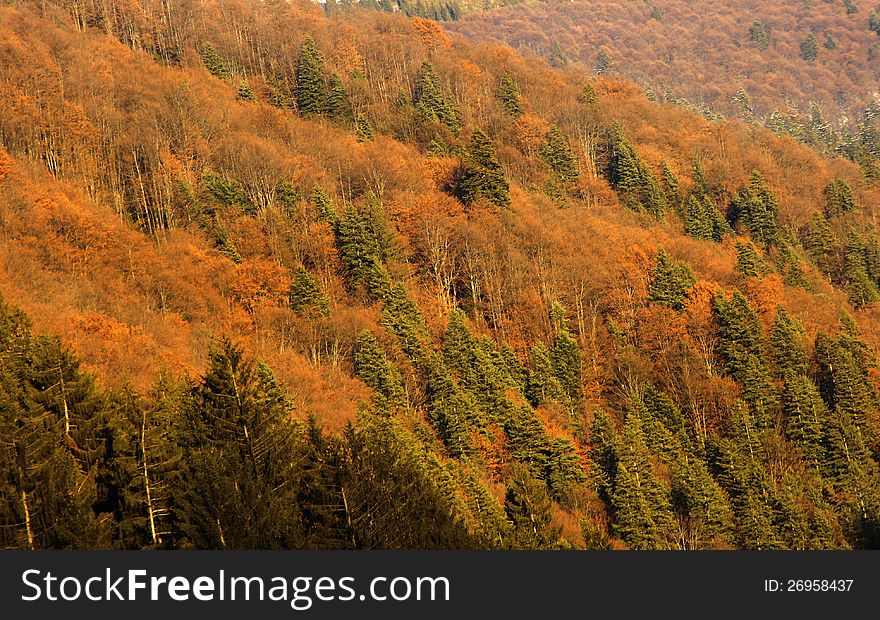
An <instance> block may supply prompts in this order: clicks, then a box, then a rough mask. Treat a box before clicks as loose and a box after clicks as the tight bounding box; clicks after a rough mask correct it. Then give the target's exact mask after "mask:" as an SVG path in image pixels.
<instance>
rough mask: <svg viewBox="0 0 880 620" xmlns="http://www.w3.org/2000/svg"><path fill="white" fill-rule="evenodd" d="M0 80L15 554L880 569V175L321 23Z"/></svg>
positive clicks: (32, 23)
mask: <svg viewBox="0 0 880 620" xmlns="http://www.w3.org/2000/svg"><path fill="white" fill-rule="evenodd" d="M0 82H2V85H3V87H2V88H0V240H2V242H0V267H2V269H0V293H2V295H3V298H2V304H0V546H2V547H5V548H35V549H36V548H78V547H90V548H91V547H99V548H120V549H122V548H301V547H306V548H337V549H338V548H495V549H534V548H538V549H563V548H571V547H574V548H588V549H609V548H613V549H627V548H628V549H733V548H752V549H808V548H809V549H825V548H875V547H877V546H878V544H880V471H878V457H880V436H878V430H880V394H878V367H877V361H876V354H877V350H878V345H880V322H878V307H880V304H878V301H880V246H878V239H877V231H876V223H875V222H876V215H877V211H876V210H877V204H878V198H880V192H878V189H877V187H876V183H877V176H876V174H875V171H876V169H877V167H876V157H875V156H874V155H872V154H871V153H870V152H867V153H863V154H862V156H860V157H859V158H847V157H843V156H836V157H835V156H834V153H830V152H826V153H824V154H822V153H820V152H819V150H817V149H815V148H811V147H808V146H806V145H803V144H800V143H798V142H797V141H795V140H794V139H792V138H791V137H786V136H778V135H774V133H773V132H771V131H770V130H768V129H766V128H763V127H760V126H757V125H750V124H745V123H742V122H741V121H739V120H731V121H727V120H708V119H707V118H705V117H704V116H703V115H701V114H699V113H697V112H695V111H693V110H689V109H686V108H683V107H681V106H678V105H674V104H670V103H660V102H655V101H651V100H650V99H649V98H648V97H647V96H646V95H645V93H644V88H642V87H641V86H638V85H636V84H634V83H632V82H629V81H627V80H626V79H624V78H622V77H619V76H615V75H600V76H596V75H595V74H594V72H587V71H584V70H582V69H579V68H577V67H573V66H567V67H565V66H561V67H551V66H549V65H548V64H546V63H545V62H544V61H543V60H541V59H539V58H535V57H533V56H523V55H521V54H520V53H518V52H516V51H515V50H513V49H511V48H510V47H506V46H501V45H487V44H474V43H468V42H466V41H464V40H463V39H459V38H455V37H452V36H451V35H449V34H447V33H446V32H445V31H444V30H443V29H442V28H441V27H440V26H438V25H437V24H436V23H434V22H431V21H428V20H426V19H422V18H419V17H413V18H409V17H407V16H405V15H399V14H387V13H383V12H379V11H370V10H367V9H366V8H358V7H349V8H346V9H345V10H344V11H339V10H334V8H333V7H331V9H330V10H327V9H325V8H324V7H322V6H319V5H315V4H311V3H306V2H302V3H300V2H292V3H286V2H283V3H272V2H268V3H266V2H256V1H250V0H242V1H233V2H208V1H206V0H139V1H136V2H125V3H118V4H117V3H113V2H108V3H97V2H78V1H77V2H67V1H58V2H50V1H44V2H39V3H38V2H28V1H20V2H12V3H7V5H5V6H3V7H0ZM853 159H857V161H853Z"/></svg>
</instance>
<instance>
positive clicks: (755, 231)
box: [728, 170, 779, 247]
mask: <svg viewBox="0 0 880 620" xmlns="http://www.w3.org/2000/svg"><path fill="white" fill-rule="evenodd" d="M778 211H779V207H778V206H777V203H776V198H775V197H774V196H773V193H772V192H771V191H770V188H769V187H768V186H767V183H766V182H765V181H764V177H762V176H761V173H759V172H758V171H757V170H756V171H754V172H753V173H752V178H751V180H750V181H749V184H748V185H747V186H746V187H744V188H742V189H741V190H740V191H739V193H737V195H736V197H734V199H733V201H732V202H731V204H730V210H729V211H728V218H729V219H730V221H731V223H732V224H734V225H735V224H737V223H742V224H743V225H744V226H745V228H746V229H747V230H748V231H749V234H750V235H751V237H752V239H754V240H755V241H756V242H758V243H760V244H762V245H764V246H765V247H769V246H771V245H774V244H776V243H777V241H778V239H779V221H778V218H779V215H778Z"/></svg>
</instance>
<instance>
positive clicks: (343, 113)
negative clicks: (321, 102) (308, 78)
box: [326, 73, 353, 121]
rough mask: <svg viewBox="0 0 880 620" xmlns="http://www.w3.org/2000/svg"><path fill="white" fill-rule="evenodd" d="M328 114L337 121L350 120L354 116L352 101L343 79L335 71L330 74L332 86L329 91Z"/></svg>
mask: <svg viewBox="0 0 880 620" xmlns="http://www.w3.org/2000/svg"><path fill="white" fill-rule="evenodd" d="M326 114H327V116H328V117H329V118H332V119H333V120H336V121H349V120H351V118H352V115H353V112H352V110H351V102H350V101H349V99H348V92H346V90H345V86H344V85H343V84H342V80H340V79H339V76H338V75H337V74H336V73H334V74H332V75H331V76H330V87H329V90H328V93H327V109H326Z"/></svg>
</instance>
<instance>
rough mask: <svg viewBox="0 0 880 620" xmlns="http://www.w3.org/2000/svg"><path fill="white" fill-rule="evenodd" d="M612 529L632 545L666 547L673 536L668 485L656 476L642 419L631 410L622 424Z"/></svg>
mask: <svg viewBox="0 0 880 620" xmlns="http://www.w3.org/2000/svg"><path fill="white" fill-rule="evenodd" d="M611 506H612V508H613V510H614V523H613V525H614V531H615V533H616V534H617V535H618V536H620V537H621V538H622V539H623V540H624V541H626V543H627V544H628V545H629V546H630V548H632V549H668V548H671V547H672V544H673V541H674V540H675V518H674V516H673V514H672V506H671V504H670V499H669V489H668V487H666V485H665V484H663V483H661V482H660V481H659V480H658V479H657V474H656V473H655V471H654V467H653V465H652V463H651V453H650V452H649V451H648V448H647V446H646V445H645V440H644V435H643V431H642V421H641V419H640V418H639V416H638V415H635V414H633V413H630V415H628V416H627V419H626V422H625V424H624V428H623V436H622V439H621V444H620V452H619V458H618V461H617V473H616V476H615V484H614V495H613V497H612V498H611Z"/></svg>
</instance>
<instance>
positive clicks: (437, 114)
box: [413, 60, 461, 134]
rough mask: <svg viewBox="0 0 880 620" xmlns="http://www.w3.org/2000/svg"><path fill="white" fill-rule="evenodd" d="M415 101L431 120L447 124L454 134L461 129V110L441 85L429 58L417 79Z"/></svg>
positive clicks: (423, 64) (423, 113)
mask: <svg viewBox="0 0 880 620" xmlns="http://www.w3.org/2000/svg"><path fill="white" fill-rule="evenodd" d="M413 103H414V104H415V106H416V109H417V110H418V111H419V112H420V113H421V114H422V116H423V117H424V118H426V119H428V120H429V121H433V122H439V123H441V124H442V125H445V126H446V128H447V129H449V131H451V132H452V133H453V134H458V133H459V132H460V131H461V112H460V111H459V110H458V108H457V107H456V106H455V104H454V103H453V101H452V99H451V97H450V96H449V95H448V94H447V93H446V92H445V90H444V89H443V87H442V86H441V85H440V78H439V77H438V76H437V74H436V73H435V72H434V67H433V65H432V64H431V63H430V62H429V61H427V60H426V61H424V62H423V63H422V68H421V71H420V72H419V76H418V80H417V81H416V88H415V94H414V96H413Z"/></svg>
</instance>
